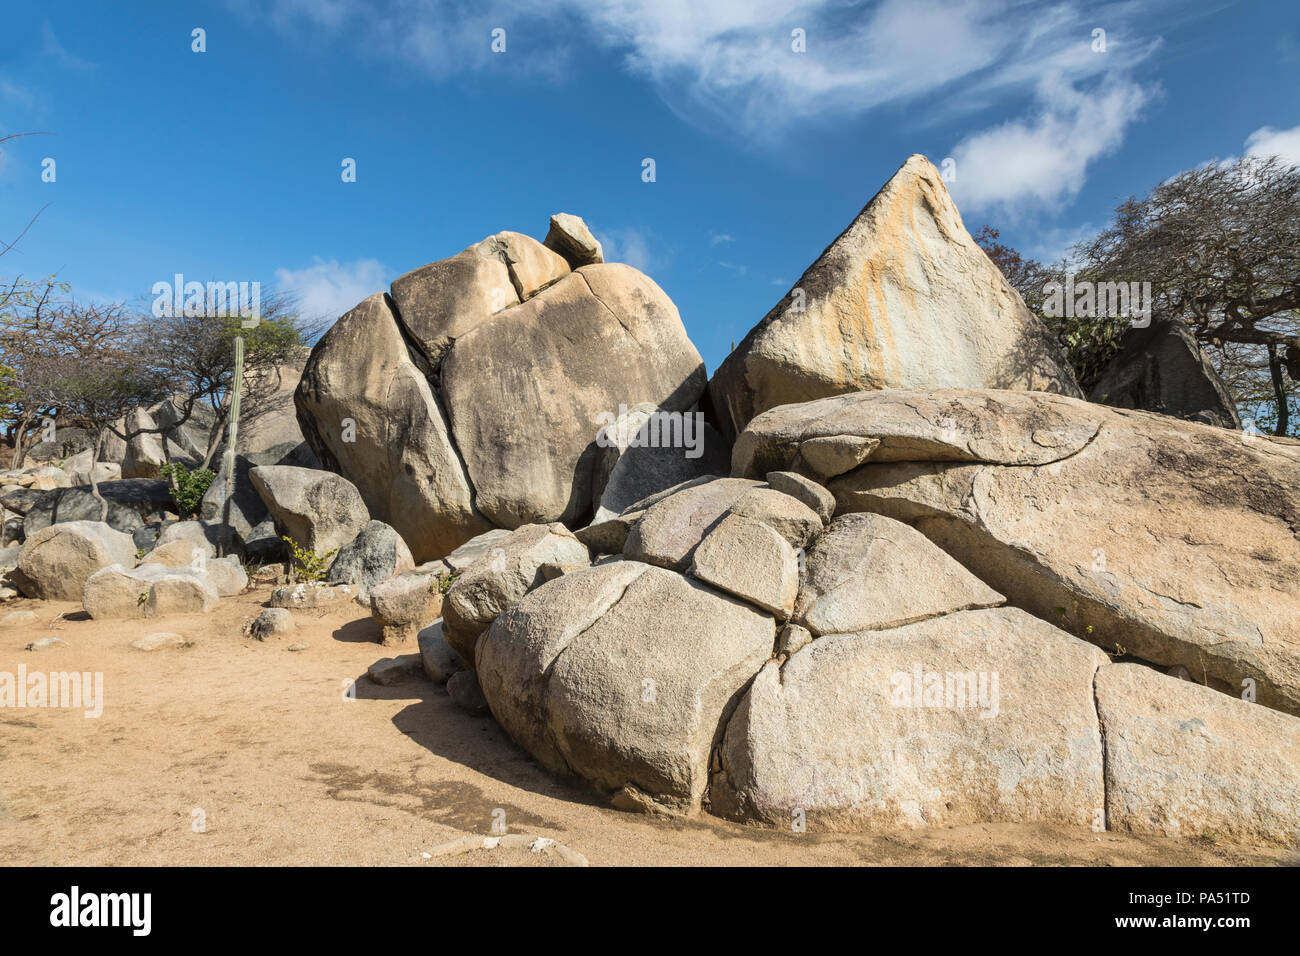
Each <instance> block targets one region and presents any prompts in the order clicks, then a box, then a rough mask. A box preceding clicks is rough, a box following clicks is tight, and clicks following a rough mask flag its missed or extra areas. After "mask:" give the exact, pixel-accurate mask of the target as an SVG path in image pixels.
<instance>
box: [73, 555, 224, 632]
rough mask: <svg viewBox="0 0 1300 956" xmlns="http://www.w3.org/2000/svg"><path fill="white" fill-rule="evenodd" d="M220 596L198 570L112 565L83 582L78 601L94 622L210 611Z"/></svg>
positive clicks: (156, 566)
mask: <svg viewBox="0 0 1300 956" xmlns="http://www.w3.org/2000/svg"><path fill="white" fill-rule="evenodd" d="M220 597H221V595H220V593H219V592H218V591H217V588H216V585H215V583H214V582H213V581H212V580H211V579H210V578H209V577H208V576H207V574H205V573H204V572H203V571H202V570H201V569H199V568H193V567H184V568H171V567H167V566H166V565H164V564H142V565H140V566H139V567H138V568H129V567H123V566H122V565H120V564H113V565H110V566H108V567H106V568H103V569H101V570H99V571H96V572H95V573H94V574H92V575H91V576H90V577H89V578H87V579H86V583H85V586H84V588H83V589H82V593H81V594H80V595H79V598H80V600H81V602H82V606H83V607H84V608H85V611H86V613H87V614H89V615H90V616H91V617H92V618H94V619H95V620H103V619H105V618H120V617H158V616H160V615H163V614H189V613H194V612H204V611H210V610H212V608H213V607H215V606H216V604H217V601H218V599H219V598H220Z"/></svg>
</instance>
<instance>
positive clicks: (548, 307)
mask: <svg viewBox="0 0 1300 956" xmlns="http://www.w3.org/2000/svg"><path fill="white" fill-rule="evenodd" d="M557 241H558V240H557ZM705 384H706V383H705V375H704V366H703V363H702V362H701V360H700V356H699V353H698V352H697V351H696V350H695V348H694V346H693V345H691V343H690V340H689V339H688V338H687V337H686V332H685V329H684V328H683V326H682V323H681V318H680V317H679V316H678V314H677V310H676V309H675V308H674V307H673V304H672V302H671V301H670V300H669V299H668V297H667V296H665V295H664V293H663V292H662V290H660V289H659V287H658V286H656V285H655V284H654V282H652V281H651V280H650V279H649V278H647V277H646V276H644V275H642V274H641V273H639V272H637V271H636V270H635V269H632V268H630V267H628V266H624V265H617V264H608V263H603V262H601V263H594V264H590V265H583V266H581V267H580V268H578V269H577V270H575V271H570V266H569V264H568V263H567V262H566V261H565V259H564V258H563V257H562V256H561V255H559V254H557V253H556V252H554V251H552V250H551V249H549V248H547V247H546V246H543V245H542V244H541V243H538V242H536V241H535V240H532V239H529V238H528V237H526V236H522V235H520V234H518V233H499V234H498V235H495V236H491V237H489V238H488V239H485V240H484V241H483V242H481V243H478V244H476V245H475V246H471V247H470V248H468V249H466V250H465V251H463V252H462V253H460V254H459V255H457V256H453V257H452V258H450V259H445V260H441V261H439V262H435V263H432V264H430V265H428V266H424V267H422V268H420V269H417V270H415V271H414V272H411V273H408V274H407V275H404V276H402V277H401V278H399V279H398V280H396V281H395V282H394V283H393V287H392V296H391V297H389V296H386V295H383V294H376V295H374V296H371V297H370V298H369V299H367V300H366V301H365V302H363V303H361V304H360V305H359V306H357V308H355V309H353V310H352V311H351V312H349V313H348V314H347V315H345V316H344V317H343V318H342V319H340V320H339V322H338V323H337V324H336V325H335V326H334V327H333V328H332V329H331V330H330V331H329V332H328V333H327V334H326V335H325V336H324V337H323V338H322V339H321V341H320V342H319V343H318V344H317V346H316V347H315V349H313V351H312V355H311V358H310V359H309V360H308V363H307V366H306V368H305V369H304V372H303V376H302V381H301V383H300V384H299V387H298V391H297V394H296V402H297V407H298V415H299V420H300V422H301V424H302V428H303V432H304V434H305V435H306V437H307V440H308V441H309V442H310V443H311V445H312V447H313V449H315V451H316V453H317V455H318V457H319V458H320V460H321V462H322V464H324V465H325V467H327V468H329V469H330V470H333V471H337V472H338V473H340V474H342V475H344V476H345V477H347V478H348V479H349V480H351V481H352V482H353V483H354V484H355V485H356V486H357V487H358V489H359V490H360V491H361V494H362V496H363V497H364V499H365V500H366V503H367V505H368V506H369V508H370V512H371V514H372V516H373V517H375V518H376V519H378V520H381V521H384V522H385V523H387V524H389V525H391V526H392V527H393V528H395V529H396V530H397V531H398V533H400V534H401V535H402V537H403V538H404V539H405V540H406V543H407V545H408V546H409V547H410V549H411V552H412V555H413V556H414V558H415V560H417V561H427V560H431V559H433V558H439V557H443V556H445V555H446V554H448V553H450V552H451V551H452V550H454V549H455V548H456V547H458V546H459V545H461V544H463V543H464V542H466V541H468V540H469V539H470V538H473V537H475V536H476V535H479V534H481V533H483V532H484V531H487V530H489V529H491V528H492V527H498V528H504V529H507V530H511V529H514V528H517V527H520V526H522V525H525V524H534V523H542V524H544V523H548V522H552V521H562V522H565V523H566V524H569V525H570V526H574V527H576V526H578V525H579V524H580V523H582V521H583V520H584V519H585V518H586V516H587V515H588V514H589V513H590V511H591V510H592V508H593V491H594V488H593V475H592V471H593V468H594V466H595V461H596V457H597V452H598V451H599V450H600V446H598V445H597V443H596V439H597V435H598V432H599V430H600V428H601V427H602V426H603V425H607V424H608V423H609V422H610V421H611V420H612V419H613V417H614V416H616V415H617V414H618V413H619V410H620V408H623V407H632V406H635V405H637V404H638V403H649V404H650V405H652V406H653V407H654V408H656V409H659V410H662V411H663V412H664V413H665V414H669V415H671V414H679V415H680V414H681V413H687V412H690V411H693V409H694V406H695V404H696V403H697V401H698V400H699V399H700V397H701V396H702V395H703V392H704V387H705ZM602 477H603V478H606V477H607V476H602ZM605 484H606V485H608V481H606V482H605ZM602 490H603V487H602ZM596 505H597V506H599V501H598V500H597V502H596Z"/></svg>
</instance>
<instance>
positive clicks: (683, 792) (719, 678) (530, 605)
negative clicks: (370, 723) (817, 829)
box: [477, 561, 776, 813]
mask: <svg viewBox="0 0 1300 956" xmlns="http://www.w3.org/2000/svg"><path fill="white" fill-rule="evenodd" d="M775 630H776V628H775V624H774V623H773V621H772V618H771V617H769V616H767V615H765V614H763V613H761V612H760V611H758V610H757V609H756V608H753V607H751V606H749V605H747V604H745V603H743V602H741V601H737V600H735V599H733V598H730V597H727V596H726V595H723V594H721V593H719V592H717V591H714V590H712V589H710V588H707V587H704V586H702V585H698V584H694V583H692V582H690V581H688V580H687V579H686V578H683V577H682V576H680V575H678V574H675V573H673V572H671V571H666V570H664V569H662V568H656V567H652V566H650V565H647V564H642V563H639V562H632V561H616V562H613V563H611V564H605V565H602V566H599V567H594V568H590V569H586V570H581V571H575V572H572V573H570V574H566V575H564V576H563V577H561V578H558V579H557V580H554V581H551V582H548V583H546V584H544V585H542V586H541V587H539V588H538V589H537V590H535V591H533V592H532V593H531V594H529V595H528V596H527V597H525V598H524V599H523V600H522V601H520V602H519V604H517V605H515V606H514V607H513V608H511V609H509V610H508V611H506V612H505V613H504V614H503V615H501V617H499V618H498V619H497V620H496V622H495V623H494V624H493V625H492V627H491V628H490V629H489V630H488V631H487V633H486V634H485V635H484V636H483V638H482V640H480V641H479V643H478V656H477V671H478V678H479V685H480V687H481V688H482V691H483V694H484V696H485V697H486V698H487V701H488V706H489V707H490V708H491V710H492V713H493V715H494V716H495V717H496V719H497V721H498V722H499V723H500V724H501V726H502V727H504V728H505V729H506V731H507V732H508V733H509V734H510V735H511V736H512V737H514V739H515V741H516V742H517V743H519V744H520V745H521V746H523V747H524V748H525V749H527V750H528V751H529V752H531V753H532V754H533V755H534V756H535V757H536V758H537V759H538V760H539V761H540V762H541V763H542V764H543V765H544V766H546V767H548V768H550V769H551V770H554V771H559V772H569V773H574V774H578V775H580V776H581V777H583V778H584V779H586V780H588V781H589V782H591V783H592V784H593V785H595V787H597V788H598V790H599V791H600V792H602V793H604V794H605V795H606V796H607V797H608V798H609V799H611V801H612V802H613V803H614V804H615V805H616V806H620V807H623V808H626V809H638V810H653V809H657V810H666V811H669V812H674V813H689V812H692V811H694V810H697V809H698V808H699V807H700V804H701V801H702V800H703V797H704V792H705V789H706V787H707V785H708V771H709V759H710V754H711V753H712V750H713V747H714V745H715V743H716V741H717V740H718V738H719V736H720V734H721V731H722V728H723V724H724V720H725V718H726V716H727V715H728V714H729V713H730V711H731V709H732V707H734V705H735V702H736V700H737V698H738V696H739V694H740V693H741V691H742V690H743V689H744V687H745V685H746V684H747V683H748V682H749V680H750V679H751V678H752V677H753V675H754V673H755V672H756V671H757V670H758V669H759V668H760V667H761V666H762V664H763V662H764V661H765V660H767V658H768V656H769V655H770V653H771V651H772V642H773V639H774V637H775Z"/></svg>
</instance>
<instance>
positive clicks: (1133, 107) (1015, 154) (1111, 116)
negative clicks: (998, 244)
mask: <svg viewBox="0 0 1300 956" xmlns="http://www.w3.org/2000/svg"><path fill="white" fill-rule="evenodd" d="M1149 98H1150V93H1148V91H1146V90H1144V89H1143V88H1142V87H1141V86H1138V85H1137V84H1135V83H1132V82H1128V81H1126V80H1122V79H1116V80H1110V81H1107V82H1105V83H1103V84H1102V85H1101V86H1099V87H1098V88H1096V89H1094V90H1091V91H1087V92H1085V91H1082V90H1079V89H1076V88H1075V87H1074V86H1073V85H1071V84H1070V83H1069V82H1067V81H1066V80H1064V79H1063V78H1061V77H1051V78H1049V79H1046V80H1045V81H1044V82H1043V84H1042V86H1041V87H1040V89H1039V91H1038V107H1037V111H1036V113H1035V114H1034V115H1033V116H1031V117H1029V118H1026V119H1018V120H1013V121H1010V122H1007V123H1003V124H1001V125H999V126H995V127H992V128H991V129H986V130H982V131H981V132H978V133H975V134H974V135H972V136H969V137H967V138H966V139H964V140H962V141H961V142H960V143H959V144H958V145H957V146H956V148H955V149H954V150H953V153H952V158H953V159H954V160H955V172H956V179H955V181H953V182H952V183H950V184H949V185H950V188H951V190H952V193H953V195H954V196H955V197H956V198H957V202H958V204H959V205H960V206H961V207H962V209H964V210H968V211H984V210H989V209H997V210H998V211H999V212H1001V213H1003V214H1004V215H1010V216H1015V215H1016V214H1017V213H1019V212H1023V211H1024V210H1025V209H1026V208H1029V207H1045V206H1061V205H1063V204H1065V203H1067V202H1068V201H1070V200H1072V199H1073V198H1074V197H1075V196H1076V195H1078V193H1079V190H1080V189H1082V188H1083V184H1084V179H1085V177H1086V174H1087V171H1088V167H1089V166H1090V165H1091V164H1092V163H1094V162H1095V161H1096V160H1098V159H1100V158H1101V157H1102V156H1105V155H1107V154H1109V153H1113V152H1114V151H1115V150H1116V149H1118V148H1119V146H1120V144H1121V143H1122V142H1123V139H1124V132H1125V130H1126V129H1127V128H1128V127H1129V126H1130V125H1131V124H1132V123H1133V121H1134V120H1135V119H1137V117H1138V116H1139V114H1140V112H1141V110H1142V107H1143V106H1144V105H1145V104H1146V103H1147V102H1148V100H1149Z"/></svg>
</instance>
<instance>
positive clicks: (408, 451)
mask: <svg viewBox="0 0 1300 956" xmlns="http://www.w3.org/2000/svg"><path fill="white" fill-rule="evenodd" d="M484 261H486V260H484ZM496 265H497V266H498V267H499V268H500V269H501V270H502V272H503V274H504V270H505V266H504V264H503V263H501V262H500V261H497V262H496ZM398 281H399V282H401V280H398ZM507 287H508V283H507ZM513 294H514V293H513V291H512V292H511V295H513ZM464 308H466V309H469V308H471V306H470V304H468V303H466V304H465V305H464ZM413 355H415V357H417V358H421V357H420V356H419V353H418V352H412V350H411V349H409V348H408V346H407V343H406V341H405V340H404V338H403V335H402V330H401V326H400V325H399V323H398V320H397V317H396V316H395V315H394V314H393V310H392V306H391V303H390V301H389V300H388V297H387V296H385V295H383V294H382V293H377V294H375V295H372V296H371V297H370V298H368V299H366V300H365V301H364V302H362V303H361V304H360V305H358V306H357V307H356V308H354V309H353V310H352V311H351V312H349V313H348V314H347V315H345V316H343V318H341V319H339V321H338V322H337V323H335V325H334V326H333V328H331V329H330V330H329V331H328V332H327V333H325V335H324V337H323V338H322V339H321V340H320V342H318V343H317V345H316V347H315V348H314V349H313V350H312V354H311V358H310V359H309V360H308V362H307V367H306V369H305V370H304V371H303V376H302V381H301V383H300V384H299V386H298V391H297V394H296V396H295V401H296V403H297V407H298V418H299V421H300V423H301V424H302V428H303V432H304V434H305V435H306V436H307V441H308V442H309V443H310V444H311V447H312V448H313V449H314V450H315V452H316V455H317V457H319V458H320V460H321V462H322V463H323V464H324V465H325V466H326V467H328V468H330V469H331V470H334V471H337V472H339V473H340V474H343V475H346V476H347V478H348V479H349V480H350V481H352V482H353V484H355V485H356V486H357V489H358V490H359V491H360V492H361V495H362V497H363V498H364V499H365V502H366V505H367V507H368V508H369V511H370V516H371V517H373V518H375V519H376V520H379V521H383V522H384V523H385V524H388V525H390V526H391V527H392V528H394V529H395V530H396V531H397V533H398V534H400V535H401V536H402V538H403V539H404V540H405V541H406V543H407V546H408V547H410V549H411V554H412V556H413V557H414V559H415V560H416V561H427V560H430V559H432V558H439V557H442V556H443V555H445V554H448V553H449V552H451V551H453V550H454V549H455V548H457V547H458V546H459V545H461V544H464V543H465V542H466V541H468V540H469V539H470V538H472V537H474V536H475V535H477V534H481V533H483V532H484V531H487V530H489V529H490V528H491V525H490V524H489V523H488V521H487V520H486V519H484V518H483V516H482V515H481V514H479V512H478V511H477V509H475V507H474V503H473V491H472V489H471V488H470V485H469V480H468V477H467V476H466V473H465V467H464V464H463V463H462V462H461V459H460V455H459V453H458V452H457V450H456V447H455V446H454V445H453V443H452V440H451V435H450V428H449V426H448V423H447V413H446V411H444V409H443V405H442V402H441V400H440V399H439V397H438V395H437V394H436V393H435V392H434V390H433V389H432V388H431V387H430V385H429V380H428V379H427V378H426V377H425V373H424V371H423V370H422V368H421V367H420V366H419V365H417V364H416V362H415V361H414V360H413V358H412V356H413ZM421 361H423V359H422V358H421Z"/></svg>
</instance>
